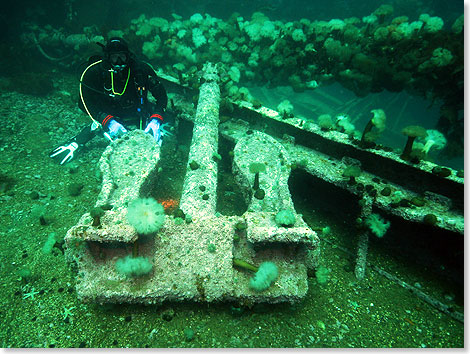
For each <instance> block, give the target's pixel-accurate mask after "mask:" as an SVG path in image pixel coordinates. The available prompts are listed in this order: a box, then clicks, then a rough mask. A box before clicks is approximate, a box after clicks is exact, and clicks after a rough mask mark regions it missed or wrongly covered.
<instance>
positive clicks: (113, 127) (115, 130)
mask: <svg viewBox="0 0 470 354" xmlns="http://www.w3.org/2000/svg"><path fill="white" fill-rule="evenodd" d="M124 133H127V129H126V128H124V126H123V125H122V124H121V123H118V122H116V121H115V120H114V119H111V120H110V122H109V123H108V134H109V135H110V136H111V138H113V139H114V138H116V137H118V136H119V135H121V134H124Z"/></svg>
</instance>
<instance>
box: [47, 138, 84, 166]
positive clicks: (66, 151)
mask: <svg viewBox="0 0 470 354" xmlns="http://www.w3.org/2000/svg"><path fill="white" fill-rule="evenodd" d="M78 147H79V145H78V144H77V143H76V142H75V141H73V142H71V143H69V144H68V145H62V146H59V147H58V148H56V149H54V150H52V152H51V153H50V154H49V157H52V158H58V159H59V160H60V159H61V158H62V157H63V158H62V161H60V164H61V165H63V164H64V163H66V162H69V161H70V160H72V159H73V154H74V153H75V151H77V149H78Z"/></svg>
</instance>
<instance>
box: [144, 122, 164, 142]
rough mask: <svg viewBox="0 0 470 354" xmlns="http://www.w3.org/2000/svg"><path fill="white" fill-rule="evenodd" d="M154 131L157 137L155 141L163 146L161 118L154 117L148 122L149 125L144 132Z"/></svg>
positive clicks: (154, 135) (153, 133) (154, 136)
mask: <svg viewBox="0 0 470 354" xmlns="http://www.w3.org/2000/svg"><path fill="white" fill-rule="evenodd" d="M150 130H151V131H152V135H153V138H154V139H155V142H156V143H157V144H158V145H160V146H162V132H161V130H160V120H159V119H152V120H151V121H150V123H149V124H147V127H146V128H145V130H144V132H145V133H148V132H149V131H150Z"/></svg>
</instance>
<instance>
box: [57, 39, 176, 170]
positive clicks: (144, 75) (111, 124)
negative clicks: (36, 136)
mask: <svg viewBox="0 0 470 354" xmlns="http://www.w3.org/2000/svg"><path fill="white" fill-rule="evenodd" d="M98 44H99V45H100V46H101V47H102V48H103V52H104V55H103V56H102V58H101V57H99V56H94V57H91V58H90V60H89V63H88V64H89V65H88V66H87V67H86V69H85V70H84V71H83V73H82V75H81V77H80V99H79V103H78V104H79V107H80V109H81V110H82V111H84V112H85V113H86V114H87V115H88V116H89V117H90V118H91V120H92V124H91V126H87V127H85V128H84V129H83V130H82V131H81V132H80V133H79V134H77V135H75V136H74V137H73V138H71V139H69V140H68V141H67V142H66V143H64V144H62V145H61V146H59V147H57V148H56V149H54V150H53V151H52V152H51V153H50V155H49V156H50V157H52V158H54V159H58V160H61V161H60V164H61V165H62V164H64V163H66V162H68V161H70V160H72V159H73V158H74V155H75V154H76V153H77V151H78V150H79V149H80V148H81V147H82V146H83V145H84V144H85V143H86V142H88V141H90V140H91V139H92V138H93V137H95V136H96V134H97V133H98V132H100V131H101V132H104V136H105V137H106V138H108V139H109V140H111V141H112V140H113V139H115V138H117V137H119V136H120V135H122V134H124V133H126V132H127V128H126V127H125V125H126V126H129V125H135V126H137V127H138V128H140V129H142V127H143V126H144V124H145V129H144V132H145V133H150V134H152V135H153V137H154V139H155V141H156V142H157V144H159V145H161V143H162V135H165V134H170V133H169V132H166V131H165V129H164V126H163V115H164V113H165V109H166V106H167V103H168V96H167V94H166V90H165V88H164V87H163V85H162V84H161V83H160V81H159V78H158V76H157V74H156V73H155V71H154V70H153V68H152V67H151V66H150V65H149V64H147V63H144V62H142V61H139V60H137V59H136V57H135V55H134V54H133V53H132V52H130V50H129V48H128V46H127V43H126V42H125V41H124V40H123V39H122V38H119V37H113V38H110V39H109V40H108V42H107V43H106V45H103V44H100V43H98ZM149 91H150V93H151V94H152V96H153V98H154V99H155V102H151V101H150V100H149V98H148V92H149Z"/></svg>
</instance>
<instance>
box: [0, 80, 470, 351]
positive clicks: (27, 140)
mask: <svg viewBox="0 0 470 354" xmlns="http://www.w3.org/2000/svg"><path fill="white" fill-rule="evenodd" d="M56 80H57V84H58V85H59V86H60V88H61V90H60V91H59V90H55V91H54V92H53V93H51V94H50V95H48V96H45V97H34V96H29V95H25V94H20V93H16V92H3V93H2V94H1V95H0V101H1V103H2V104H1V113H2V117H3V119H2V125H1V126H0V143H1V147H0V150H1V154H0V160H1V161H0V163H1V166H2V171H1V172H0V180H1V183H0V203H1V208H0V234H1V238H2V243H1V245H0V256H1V259H2V262H1V263H0V272H1V279H2V286H1V287H0V300H1V302H2V304H3V306H2V307H1V309H0V318H1V321H0V338H1V345H2V347H46V348H51V347H56V348H59V347H60V348H64V347H100V348H103V347H107V348H110V347H296V348H300V347H418V348H420V347H439V348H441V347H463V345H464V325H463V323H460V322H458V321H456V320H454V319H453V318H451V317H450V316H448V315H446V314H444V313H442V312H439V311H438V310H436V309H435V308H434V307H431V306H430V305H428V304H427V303H425V302H423V301H422V300H420V299H418V298H417V297H416V296H415V295H413V294H412V293H410V292H409V291H408V290H405V289H404V288H402V287H400V286H398V285H397V284H395V283H393V282H391V281H390V280H388V279H386V278H384V277H383V276H382V275H380V274H378V273H376V272H375V271H373V270H372V269H371V268H370V267H369V269H368V271H367V277H366V279H365V280H364V281H362V282H358V281H357V280H356V278H355V276H354V257H353V256H351V254H348V253H347V252H345V250H349V251H351V252H353V254H354V252H355V245H356V242H357V230H356V227H355V220H356V218H357V216H358V213H359V211H358V208H357V200H355V199H353V197H351V196H350V195H349V194H347V193H346V192H344V191H341V190H339V189H337V188H334V187H330V186H328V184H327V183H325V182H322V181H320V180H316V179H315V178H313V177H310V176H308V175H307V174H305V173H303V172H302V171H301V170H294V171H293V172H292V174H291V178H290V181H289V187H290V190H291V193H292V197H293V201H294V204H295V208H296V210H297V212H298V213H300V214H302V215H303V217H304V220H305V221H306V222H307V223H308V225H309V226H310V227H312V228H321V227H326V226H329V227H330V228H331V232H330V233H329V234H320V237H321V240H322V242H321V244H322V246H321V247H322V249H321V251H322V256H321V266H322V269H323V270H324V274H327V277H326V278H325V277H322V278H320V277H316V276H315V275H314V274H313V275H312V276H311V277H309V279H308V285H309V290H308V293H307V296H306V297H305V298H304V299H303V301H301V302H300V303H297V304H278V305H266V304H254V305H247V304H238V303H217V304H207V303H171V302H168V303H163V304H161V305H152V306H143V305H129V304H104V305H100V304H92V303H88V304H85V303H81V302H80V301H79V299H78V298H77V294H76V291H75V282H76V279H77V276H79V274H78V273H77V268H76V267H74V265H73V264H68V263H67V262H66V260H65V257H64V243H63V238H64V236H65V233H66V231H67V230H68V229H69V228H70V227H72V226H73V225H74V224H75V223H76V222H77V221H78V219H79V218H80V217H81V216H82V215H83V213H85V212H87V211H89V210H90V209H91V208H92V207H93V206H94V203H95V200H96V198H97V195H98V193H99V190H100V182H101V181H100V175H99V170H98V166H97V163H98V160H99V158H100V156H101V153H102V152H103V150H104V148H105V147H106V145H107V141H106V140H105V139H104V138H95V139H94V140H93V141H91V142H90V143H88V144H87V146H86V147H85V148H84V149H83V150H82V151H81V152H80V155H79V156H78V158H77V159H75V160H74V161H73V162H71V163H69V164H67V165H65V166H60V165H58V164H57V163H55V162H54V161H52V159H50V158H49V156H48V153H49V151H51V150H52V149H53V148H55V147H56V146H57V145H59V144H60V143H62V142H64V141H65V140H66V139H67V138H69V137H71V136H73V135H75V134H76V133H77V132H78V131H79V129H80V128H81V127H82V126H84V125H85V124H88V123H89V122H88V121H87V120H86V118H84V117H83V114H82V113H81V112H80V111H79V110H78V108H77V106H76V82H75V81H74V78H72V77H71V76H69V75H68V74H60V75H56ZM190 132H191V126H190V124H189V123H184V122H182V123H181V124H180V125H179V128H178V130H177V131H176V132H175V133H176V134H175V136H174V137H172V138H171V137H169V138H167V139H166V140H165V141H164V143H163V146H162V157H161V163H162V164H161V167H162V169H161V170H160V171H159V176H158V185H157V186H156V187H155V189H154V197H155V198H156V199H157V200H165V199H172V200H178V198H179V197H180V196H179V193H180V192H181V188H182V181H183V178H184V174H185V170H186V163H187V154H188V150H189V143H190V137H191V133H190ZM230 150H231V147H230V146H229V143H228V142H227V141H225V140H223V139H221V140H220V147H219V152H220V154H221V157H222V160H221V162H220V163H219V173H220V176H219V186H218V196H219V203H218V206H217V209H218V211H219V212H220V213H222V214H227V215H237V214H238V215H239V214H240V213H241V212H242V211H243V208H244V207H246V206H244V203H243V199H242V198H241V196H240V195H239V194H237V189H236V187H234V182H233V179H232V178H231V174H230V164H231V160H230V158H231V157H230V153H229V152H230ZM391 222H392V226H391V228H390V230H389V231H388V232H387V234H386V236H384V237H383V238H381V239H379V238H373V239H371V242H370V249H369V258H368V259H369V261H370V262H371V263H372V264H374V265H375V266H377V267H380V268H382V269H384V270H386V271H388V272H390V273H392V274H393V275H395V276H396V277H398V278H400V279H402V280H403V281H406V282H407V283H408V284H412V285H413V286H415V287H417V288H420V289H421V290H423V291H424V292H426V293H427V294H428V295H430V296H432V297H433V298H435V299H438V300H439V301H442V302H444V303H445V304H447V305H448V306H450V308H451V310H452V311H459V312H463V236H462V235H455V234H450V233H449V234H447V233H444V232H442V231H438V230H435V229H433V228H431V227H424V226H422V225H421V226H419V225H413V224H410V223H402V222H401V221H400V220H395V219H392V220H391ZM51 239H52V240H53V241H51ZM48 240H49V241H48ZM51 245H53V247H52V249H51V248H50V247H48V246H51ZM459 252H461V253H459ZM320 279H321V280H322V281H321V283H320ZM117 286H118V284H117Z"/></svg>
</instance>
